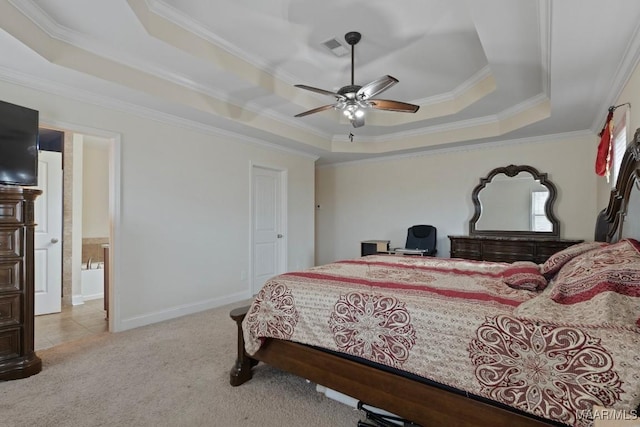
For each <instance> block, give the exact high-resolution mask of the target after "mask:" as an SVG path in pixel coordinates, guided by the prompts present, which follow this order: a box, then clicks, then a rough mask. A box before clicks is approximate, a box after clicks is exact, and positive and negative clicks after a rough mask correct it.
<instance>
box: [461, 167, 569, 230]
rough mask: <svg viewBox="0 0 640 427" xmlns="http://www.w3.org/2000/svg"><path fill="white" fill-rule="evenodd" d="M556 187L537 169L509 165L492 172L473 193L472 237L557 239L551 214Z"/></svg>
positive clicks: (555, 220) (470, 228) (558, 223)
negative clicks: (497, 236)
mask: <svg viewBox="0 0 640 427" xmlns="http://www.w3.org/2000/svg"><path fill="white" fill-rule="evenodd" d="M556 196H557V190H556V186H555V185H554V184H553V183H552V182H551V181H550V180H549V179H548V178H547V174H546V173H540V172H539V171H538V170H537V169H536V168H534V167H532V166H527V165H520V166H517V165H509V166H506V167H499V168H495V169H493V170H492V171H491V172H489V174H488V175H487V176H486V178H480V183H479V184H478V185H477V186H476V187H475V188H474V189H473V193H472V194H471V199H472V202H473V206H474V209H475V212H474V215H473V217H472V218H471V220H469V234H470V235H471V236H483V235H484V236H495V235H500V236H528V237H545V238H546V237H560V221H558V218H556V216H555V214H554V209H553V205H554V202H555V200H556Z"/></svg>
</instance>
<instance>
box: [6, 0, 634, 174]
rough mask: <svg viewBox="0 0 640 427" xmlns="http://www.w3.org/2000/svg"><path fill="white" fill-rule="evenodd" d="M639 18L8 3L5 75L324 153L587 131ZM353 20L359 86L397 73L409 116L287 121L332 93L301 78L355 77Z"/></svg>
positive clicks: (615, 10) (563, 8) (618, 1)
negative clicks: (336, 48)
mask: <svg viewBox="0 0 640 427" xmlns="http://www.w3.org/2000/svg"><path fill="white" fill-rule="evenodd" d="M638 23H640V2H637V1H631V0H610V1H608V2H606V6H605V4H604V3H603V2H601V1H596V0H563V1H555V2H554V1H552V0H536V1H531V0H476V1H471V0H468V1H467V0H405V1H403V2H402V3H401V6H400V5H398V3H396V2H389V1H382V0H366V1H365V0H360V1H349V2H345V1H343V0H342V1H338V0H325V1H322V2H318V1H312V0H296V1H293V0H260V1H255V0H254V1H250V0H217V1H215V2H212V1H205V0H110V1H108V2H87V1H86V0H19V1H18V0H8V1H5V2H2V4H1V5H0V26H1V27H0V28H2V30H3V31H0V48H1V49H2V52H3V53H4V54H3V55H2V56H1V57H0V79H4V80H9V81H21V82H31V84H33V85H36V86H38V87H41V88H44V89H49V90H51V88H55V90H56V91H57V92H61V93H63V94H65V95H67V96H72V97H76V98H77V97H79V96H80V97H83V98H84V99H91V100H92V102H99V103H103V104H104V105H106V106H108V107H110V108H120V109H128V110H130V111H139V112H144V113H145V114H147V115H154V114H155V115H157V116H158V117H163V118H164V119H172V120H176V121H179V122H180V123H183V124H184V123H186V124H188V125H192V126H195V127H199V128H203V129H206V128H210V129H216V130H222V131H225V132H233V133H239V134H242V135H244V136H245V137H248V138H252V139H256V140H259V141H263V142H265V143H269V144H274V145H277V146H281V147H284V148H286V149H293V150H296V151H299V152H304V153H308V154H309V155H312V156H317V157H318V158H319V160H318V163H319V164H323V163H331V162H340V161H349V160H357V159H365V158H371V157H378V156H388V155H395V154H403V153H413V152H422V151H426V150H433V149H438V148H448V147H456V146H467V145H475V144H485V143H490V142H495V141H503V140H517V139H521V138H531V137H539V136H544V135H555V134H562V133H568V132H579V131H585V130H589V131H591V132H596V131H597V130H598V128H599V126H601V125H602V122H601V121H602V120H603V119H604V115H605V113H606V108H607V107H608V105H610V104H611V103H612V102H614V101H615V100H616V98H617V96H618V94H619V91H620V90H621V88H622V86H623V85H624V83H625V82H626V80H627V79H628V77H629V74H630V73H631V72H632V71H633V69H634V68H635V66H636V64H637V61H638V54H639V52H640V49H639V47H640V44H639V40H638ZM349 31H359V32H360V33H362V40H361V41H360V43H359V44H358V45H357V46H356V51H355V83H356V84H360V85H363V84H365V83H368V82H370V81H372V80H374V79H376V78H378V77H380V76H383V75H386V74H389V75H392V76H394V77H395V78H397V79H398V80H399V81H400V82H399V83H398V84H396V85H395V86H393V87H392V88H391V89H389V90H388V91H385V93H384V96H382V97H383V98H385V99H395V100H399V101H404V102H410V103H413V104H418V105H420V110H419V111H418V112H417V113H416V114H407V113H397V112H385V111H372V110H369V111H367V116H366V125H365V126H364V127H361V128H357V129H354V128H352V127H351V126H350V124H349V123H348V121H346V120H345V119H344V118H343V117H341V115H340V113H339V112H338V111H334V110H328V111H324V112H321V113H316V114H312V115H309V116H305V117H302V118H294V117H293V116H294V115H295V114H297V113H300V112H302V111H306V110H308V109H312V108H315V107H319V106H321V105H325V104H331V103H333V102H334V99H333V98H332V97H329V96H324V95H320V94H316V93H312V92H308V91H304V90H302V89H298V88H295V87H294V86H293V85H294V84H304V85H309V86H314V87H318V88H322V89H326V90H330V91H335V90H337V89H339V88H340V87H342V86H345V85H347V84H349V82H350V78H351V75H350V71H351V70H350V66H351V63H350V53H349V50H348V49H349V46H348V45H347V44H346V43H345V42H344V34H345V33H347V32H349ZM329 40H336V41H338V42H339V43H341V44H342V45H343V46H344V47H345V48H346V49H343V51H345V50H346V52H347V54H346V55H343V56H337V55H335V54H334V53H333V52H332V51H331V50H329V49H328V48H327V47H326V46H324V44H323V43H325V42H327V41H329ZM334 43H335V42H334ZM350 134H351V135H352V136H353V141H351V140H350V139H351V138H350Z"/></svg>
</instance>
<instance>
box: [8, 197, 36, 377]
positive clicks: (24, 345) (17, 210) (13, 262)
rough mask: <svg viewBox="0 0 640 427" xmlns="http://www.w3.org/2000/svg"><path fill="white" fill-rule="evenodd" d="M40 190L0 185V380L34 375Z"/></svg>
mask: <svg viewBox="0 0 640 427" xmlns="http://www.w3.org/2000/svg"><path fill="white" fill-rule="evenodd" d="M41 193H42V192H41V191H40V190H37V189H27V188H21V187H14V186H1V185H0V380H13V379H19V378H25V377H28V376H31V375H34V374H37V373H38V372H40V370H41V369H42V362H41V360H40V358H39V357H38V356H36V354H35V351H34V335H33V334H34V330H33V329H34V319H33V316H34V314H33V307H34V263H33V262H34V243H33V241H34V229H35V223H34V200H35V198H36V197H37V196H38V195H39V194H41Z"/></svg>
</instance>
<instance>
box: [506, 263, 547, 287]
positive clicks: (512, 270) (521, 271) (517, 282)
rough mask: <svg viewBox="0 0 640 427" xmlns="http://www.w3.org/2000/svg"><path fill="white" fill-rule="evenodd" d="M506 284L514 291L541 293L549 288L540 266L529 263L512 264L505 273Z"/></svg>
mask: <svg viewBox="0 0 640 427" xmlns="http://www.w3.org/2000/svg"><path fill="white" fill-rule="evenodd" d="M502 280H503V281H504V283H505V284H506V285H507V286H509V287H511V288H514V289H523V290H526V291H541V290H543V289H544V288H546V287H547V279H546V278H545V277H544V276H543V275H542V274H540V266H538V264H535V263H533V262H529V261H518V262H514V263H513V264H511V266H510V267H508V268H507V269H506V270H505V271H504V272H503V273H502Z"/></svg>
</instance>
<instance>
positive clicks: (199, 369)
mask: <svg viewBox="0 0 640 427" xmlns="http://www.w3.org/2000/svg"><path fill="white" fill-rule="evenodd" d="M235 306H237V304H236V305H234V306H226V307H222V308H218V309H214V310H209V311H206V312H202V313H198V314H195V315H190V316H185V317H182V318H179V319H174V320H170V321H166V322H162V323H158V324H155V325H151V326H146V327H142V328H137V329H134V330H130V331H126V332H121V333H117V334H110V333H103V334H100V335H98V336H94V337H91V338H87V339H82V340H80V341H75V342H72V343H68V344H63V345H60V346H58V347H53V348H51V349H47V350H43V351H40V352H38V355H39V356H40V357H41V358H42V361H43V370H42V372H40V373H39V374H37V375H34V376H32V377H29V378H26V379H22V380H17V381H6V382H0V426H2V427H14V426H29V427H34V426H35V427H40V426H56V427H58V426H225V427H234V426H350V427H355V426H356V424H357V421H358V420H359V419H360V418H361V417H360V413H359V412H358V411H357V410H355V409H353V408H350V407H348V406H346V405H343V404H341V403H338V402H335V401H333V400H331V399H328V398H326V397H324V396H323V395H321V394H319V393H317V392H316V391H315V385H314V384H310V383H307V382H306V381H305V380H304V379H301V378H298V377H295V376H293V375H290V374H287V373H284V372H281V371H278V370H276V369H274V368H271V367H269V366H266V365H263V364H260V365H258V366H257V367H256V368H254V369H255V374H254V378H253V379H252V380H251V381H249V382H248V383H246V384H244V385H242V386H240V387H231V386H230V385H229V370H230V369H231V367H232V365H233V362H234V360H235V353H234V352H235V348H236V327H235V323H234V322H233V321H232V320H231V319H230V318H229V316H228V313H229V311H230V309H231V308H233V307H235Z"/></svg>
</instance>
